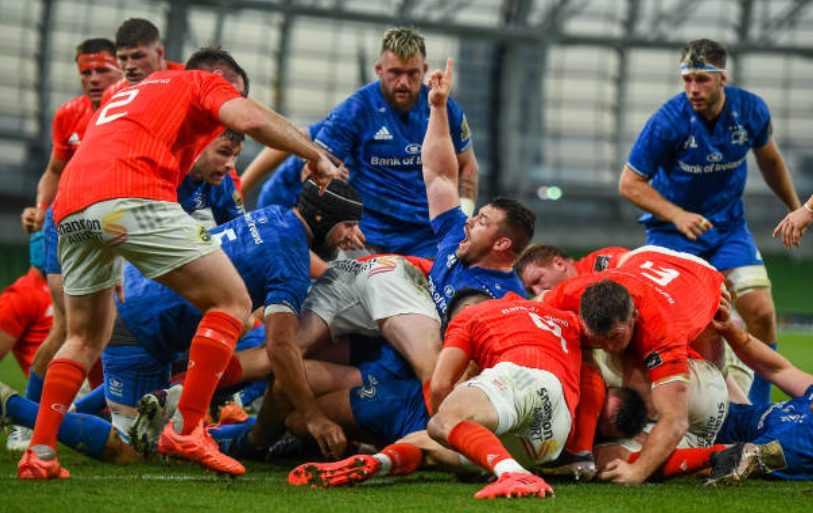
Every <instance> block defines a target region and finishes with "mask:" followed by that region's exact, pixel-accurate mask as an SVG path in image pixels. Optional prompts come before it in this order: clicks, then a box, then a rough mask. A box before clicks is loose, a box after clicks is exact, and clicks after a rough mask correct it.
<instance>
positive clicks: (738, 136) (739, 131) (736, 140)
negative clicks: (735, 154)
mask: <svg viewBox="0 0 813 513" xmlns="http://www.w3.org/2000/svg"><path fill="white" fill-rule="evenodd" d="M747 142H748V131H747V130H745V128H744V127H743V126H742V125H734V126H732V127H731V144H736V145H738V146H742V145H743V144H745V143H747Z"/></svg>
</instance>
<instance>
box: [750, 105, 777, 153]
mask: <svg viewBox="0 0 813 513" xmlns="http://www.w3.org/2000/svg"><path fill="white" fill-rule="evenodd" d="M752 98H753V99H754V107H753V111H752V112H753V116H754V120H753V122H754V125H755V126H757V127H759V128H758V129H757V131H756V135H755V136H754V144H753V146H752V147H753V148H757V149H758V148H762V147H763V146H765V145H766V144H768V142H770V140H771V136H772V135H773V134H772V132H773V127H772V125H771V111H770V110H769V109H768V104H766V103H765V100H763V99H762V98H760V97H759V96H756V95H752Z"/></svg>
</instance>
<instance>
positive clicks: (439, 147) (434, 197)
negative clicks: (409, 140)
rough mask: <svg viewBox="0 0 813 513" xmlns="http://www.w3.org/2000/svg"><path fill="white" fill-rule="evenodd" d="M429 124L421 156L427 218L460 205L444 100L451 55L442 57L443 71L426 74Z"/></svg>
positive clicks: (449, 80)
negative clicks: (444, 68) (427, 205)
mask: <svg viewBox="0 0 813 513" xmlns="http://www.w3.org/2000/svg"><path fill="white" fill-rule="evenodd" d="M427 85H428V86H429V107H430V113H429V125H428V126H427V128H426V136H425V137H424V139H423V146H422V149H421V160H422V162H423V180H424V182H426V197H427V199H428V200H429V218H430V219H434V218H435V217H437V216H438V215H440V214H442V213H444V212H447V211H449V210H451V209H453V208H455V207H457V206H459V205H460V194H459V192H458V190H457V185H458V173H459V168H458V161H457V155H455V149H454V143H452V136H451V134H450V133H449V117H448V113H447V108H446V100H448V98H449V92H450V91H451V89H452V59H448V60H447V61H446V71H440V70H435V71H433V72H432V74H431V75H429V81H428V83H427Z"/></svg>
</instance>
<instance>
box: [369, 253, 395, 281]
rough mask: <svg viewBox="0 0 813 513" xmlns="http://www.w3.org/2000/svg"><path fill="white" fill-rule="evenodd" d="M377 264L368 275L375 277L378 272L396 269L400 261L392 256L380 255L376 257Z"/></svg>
mask: <svg viewBox="0 0 813 513" xmlns="http://www.w3.org/2000/svg"><path fill="white" fill-rule="evenodd" d="M375 263H376V265H375V266H373V268H372V269H371V270H370V274H369V275H368V276H370V277H373V276H375V275H376V274H381V273H389V272H392V271H394V270H395V268H396V267H398V262H396V261H395V259H393V258H391V257H379V258H376V259H375Z"/></svg>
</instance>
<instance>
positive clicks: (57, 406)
mask: <svg viewBox="0 0 813 513" xmlns="http://www.w3.org/2000/svg"><path fill="white" fill-rule="evenodd" d="M51 409H52V410H54V411H55V412H57V413H58V414H60V415H62V416H63V417H64V416H65V415H66V414H67V413H68V408H67V407H66V406H65V405H64V404H59V403H54V404H52V405H51Z"/></svg>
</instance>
